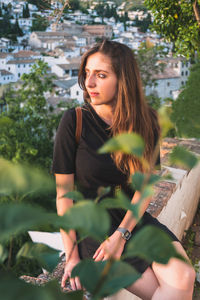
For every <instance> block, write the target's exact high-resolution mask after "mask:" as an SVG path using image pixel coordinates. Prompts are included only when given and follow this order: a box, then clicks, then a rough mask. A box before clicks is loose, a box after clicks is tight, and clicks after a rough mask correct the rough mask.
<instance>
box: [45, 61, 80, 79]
mask: <svg viewBox="0 0 200 300" xmlns="http://www.w3.org/2000/svg"><path fill="white" fill-rule="evenodd" d="M78 70H79V64H78V63H68V64H58V65H53V66H52V68H51V71H52V73H55V74H56V75H57V76H58V77H77V76H78Z"/></svg>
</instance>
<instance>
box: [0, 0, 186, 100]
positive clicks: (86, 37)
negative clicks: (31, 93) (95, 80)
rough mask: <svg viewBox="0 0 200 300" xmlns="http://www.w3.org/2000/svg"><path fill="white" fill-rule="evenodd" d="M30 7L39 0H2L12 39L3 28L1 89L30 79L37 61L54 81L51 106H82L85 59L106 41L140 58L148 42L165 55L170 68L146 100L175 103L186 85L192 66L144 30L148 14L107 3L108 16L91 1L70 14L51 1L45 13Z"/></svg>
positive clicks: (1, 16) (1, 15) (0, 14)
mask: <svg viewBox="0 0 200 300" xmlns="http://www.w3.org/2000/svg"><path fill="white" fill-rule="evenodd" d="M29 2H34V1H18V0H14V1H11V0H0V22H1V24H2V25H3V24H7V26H6V25H5V26H6V27H4V28H7V27H8V24H9V26H10V28H11V29H12V30H10V32H12V34H8V33H6V31H2V29H1V35H0V85H7V84H10V83H16V82H20V78H21V76H22V74H24V73H26V74H29V73H30V71H31V69H32V67H33V65H34V64H35V63H36V62H37V60H43V61H44V62H46V63H47V64H48V66H49V74H52V75H54V78H55V80H54V86H55V89H54V91H55V95H52V94H51V95H50V94H49V95H47V98H48V100H49V101H50V102H51V103H52V104H54V103H55V104H56V103H58V102H59V101H61V100H64V101H65V100H67V101H71V100H73V99H75V100H77V101H78V102H79V103H81V102H83V95H82V90H81V89H80V87H79V85H78V82H77V76H78V69H79V63H80V59H81V55H82V54H83V53H84V52H85V50H87V49H88V48H90V47H91V46H92V45H93V44H94V43H95V42H96V41H98V40H99V39H100V38H102V37H105V38H109V39H113V40H114V41H118V42H121V43H124V44H126V45H127V46H129V47H130V48H131V49H133V51H134V52H135V53H136V54H137V51H138V49H139V48H140V47H141V45H142V44H143V43H146V42H147V41H148V43H149V44H151V45H155V46H162V47H163V48H164V49H165V50H166V53H167V54H166V56H165V57H164V58H162V63H164V65H165V68H164V69H163V71H162V72H157V73H155V74H152V77H153V78H154V80H155V84H153V85H147V86H146V87H145V92H146V95H151V94H154V95H155V96H157V97H159V98H161V99H163V100H164V99H166V98H171V99H176V98H177V96H178V94H179V93H180V90H181V87H182V86H184V85H185V83H186V81H187V78H188V75H189V69H190V62H189V61H186V60H185V59H184V58H183V57H176V58H174V57H172V56H171V55H170V51H171V47H172V45H170V44H166V43H165V42H164V41H163V39H162V38H161V37H160V36H158V35H157V34H156V33H154V32H151V31H150V30H149V28H146V29H145V30H141V28H142V27H141V24H142V26H143V25H144V24H146V23H147V22H151V18H152V17H151V15H150V12H148V11H147V10H143V9H135V10H129V11H127V10H126V9H125V4H126V2H122V4H121V5H118V6H117V5H116V3H115V2H114V1H107V2H106V8H107V10H108V11H107V14H106V13H103V12H102V10H101V9H100V8H101V7H100V5H99V4H98V2H95V1H89V2H90V5H89V7H87V8H85V9H84V10H83V9H82V10H80V9H75V8H76V7H75V8H74V9H73V10H72V9H67V11H66V12H65V9H64V10H63V5H62V4H61V2H60V1H51V5H50V7H49V8H45V9H42V10H41V9H39V8H38V6H36V5H34V4H31V3H29ZM72 2H73V1H72ZM86 2H88V1H86ZM76 3H77V1H75V4H76ZM62 10H63V11H62ZM6 22H7V23H6ZM138 25H139V26H138ZM1 27H2V26H1ZM147 27H148V26H147ZM2 28H3V27H2ZM157 63H159V58H158V62H157Z"/></svg>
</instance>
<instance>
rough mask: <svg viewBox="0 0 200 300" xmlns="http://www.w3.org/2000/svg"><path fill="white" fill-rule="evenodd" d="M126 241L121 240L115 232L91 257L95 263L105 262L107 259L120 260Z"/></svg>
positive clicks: (118, 233) (119, 235)
mask: <svg viewBox="0 0 200 300" xmlns="http://www.w3.org/2000/svg"><path fill="white" fill-rule="evenodd" d="M125 243H126V241H125V240H124V239H123V238H122V235H121V233H120V232H119V231H115V232H114V233H113V234H112V235H111V236H110V237H109V238H108V239H107V240H105V241H104V242H103V243H102V244H101V245H100V246H99V248H98V249H97V250H96V252H95V254H94V255H93V259H94V260H95V261H100V260H107V259H109V257H113V258H115V259H120V257H121V255H122V252H123V250H124V245H125Z"/></svg>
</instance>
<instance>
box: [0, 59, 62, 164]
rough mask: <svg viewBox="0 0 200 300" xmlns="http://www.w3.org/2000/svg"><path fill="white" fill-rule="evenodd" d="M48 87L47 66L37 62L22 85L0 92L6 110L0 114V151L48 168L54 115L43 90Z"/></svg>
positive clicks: (55, 121)
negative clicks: (6, 106) (2, 94)
mask: <svg viewBox="0 0 200 300" xmlns="http://www.w3.org/2000/svg"><path fill="white" fill-rule="evenodd" d="M51 90H52V78H50V77H49V76H48V75H47V65H46V64H45V63H43V62H42V61H38V64H37V65H34V66H33V69H32V71H31V73H30V74H24V75H22V85H21V86H20V87H19V88H18V89H17V90H16V89H14V87H13V86H11V88H10V90H9V91H8V92H7V93H6V94H5V95H4V98H5V99H4V100H5V101H6V103H7V105H8V110H7V111H5V112H4V113H2V114H1V115H0V124H1V125H0V153H1V156H3V157H4V158H6V159H8V160H10V161H13V162H27V163H32V164H36V165H38V166H41V167H45V168H49V167H50V163H51V156H52V148H53V140H52V138H53V135H54V131H55V129H56V126H57V124H58V116H57V115H55V114H52V110H53V109H52V107H49V106H48V104H47V102H46V98H45V93H46V92H49V91H51Z"/></svg>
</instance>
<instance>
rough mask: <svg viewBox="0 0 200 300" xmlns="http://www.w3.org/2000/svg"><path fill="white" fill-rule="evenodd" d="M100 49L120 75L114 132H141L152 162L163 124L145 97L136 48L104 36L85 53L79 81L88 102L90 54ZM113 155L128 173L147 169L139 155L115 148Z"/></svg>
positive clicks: (145, 155)
mask: <svg viewBox="0 0 200 300" xmlns="http://www.w3.org/2000/svg"><path fill="white" fill-rule="evenodd" d="M97 52H100V53H102V54H104V55H107V56H108V57H109V58H110V59H111V64H112V68H113V70H114V72H115V74H116V76H117V79H118V91H117V101H116V106H115V110H114V116H113V123H112V125H111V126H110V129H111V134H112V135H113V136H115V135H117V134H120V133H122V132H135V133H138V134H140V135H141V136H142V137H143V139H144V142H145V151H144V158H145V159H146V160H147V161H148V162H149V163H150V162H151V159H152V155H153V151H154V148H155V143H156V139H157V138H158V137H159V134H160V127H159V125H158V119H157V114H156V112H155V111H154V110H153V109H152V108H150V107H149V106H148V105H147V103H146V101H145V97H144V93H143V88H142V81H141V77H140V72H139V68H138V65H137V62H136V59H135V57H134V54H133V51H132V50H131V49H130V48H129V47H127V46H126V45H124V44H121V43H118V42H114V41H109V40H103V41H102V42H100V43H97V44H96V45H94V46H93V47H92V48H91V49H89V50H88V51H87V52H86V53H85V54H84V55H83V57H82V62H81V65H80V69H79V76H78V82H79V85H80V87H81V88H82V89H83V91H84V100H85V102H90V97H89V95H88V93H87V90H86V87H85V78H86V74H85V66H86V63H87V59H88V57H89V56H90V55H92V54H94V53H97ZM112 158H113V160H114V162H115V164H116V166H117V168H118V169H120V170H121V171H122V172H124V173H127V174H129V175H130V174H132V173H133V172H134V171H137V170H140V171H144V167H143V166H142V163H141V161H140V160H139V159H138V158H136V157H133V156H131V155H127V154H124V153H121V152H115V153H113V154H112Z"/></svg>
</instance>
